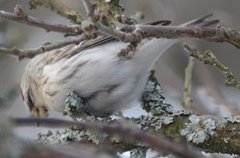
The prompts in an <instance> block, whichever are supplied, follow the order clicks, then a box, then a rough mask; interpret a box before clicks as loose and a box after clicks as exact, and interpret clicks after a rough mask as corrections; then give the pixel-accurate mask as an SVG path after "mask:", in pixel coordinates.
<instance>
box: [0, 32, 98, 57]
mask: <svg viewBox="0 0 240 158" xmlns="http://www.w3.org/2000/svg"><path fill="white" fill-rule="evenodd" d="M93 36H94V35H91V34H89V35H87V34H82V35H81V36H80V37H78V38H76V39H72V40H67V41H64V42H58V43H53V44H47V45H43V46H41V47H39V48H36V49H28V50H22V49H18V48H12V49H9V48H4V47H0V54H6V55H13V56H17V57H18V60H22V59H24V58H33V57H35V56H36V55H39V54H42V53H45V52H47V51H51V50H54V49H59V48H62V47H65V46H67V45H70V44H79V43H80V42H82V41H84V40H87V39H90V38H94V37H93Z"/></svg>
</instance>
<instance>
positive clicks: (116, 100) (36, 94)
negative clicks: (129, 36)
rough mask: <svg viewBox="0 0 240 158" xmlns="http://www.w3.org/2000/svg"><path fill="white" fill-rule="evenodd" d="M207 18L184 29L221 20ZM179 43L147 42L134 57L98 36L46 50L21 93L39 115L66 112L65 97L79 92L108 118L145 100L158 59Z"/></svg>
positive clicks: (117, 43) (33, 63)
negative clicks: (146, 86) (148, 84)
mask: <svg viewBox="0 0 240 158" xmlns="http://www.w3.org/2000/svg"><path fill="white" fill-rule="evenodd" d="M208 17H209V16H204V17H201V18H198V19H195V20H192V21H190V22H187V23H185V24H182V25H180V26H199V27H203V26H210V25H212V24H215V23H217V22H218V20H208V19H207V18H208ZM177 41H179V40H172V39H161V38H151V39H149V38H148V39H143V40H142V41H141V42H140V43H139V44H138V45H137V47H136V49H135V51H134V52H131V53H129V56H128V57H126V56H122V55H121V53H119V52H120V50H122V49H124V48H126V47H127V46H128V44H129V43H124V42H122V41H119V40H114V39H113V38H111V37H109V38H100V39H99V38H98V39H94V40H90V41H86V42H84V43H81V44H79V45H69V46H66V47H64V48H61V49H58V50H54V51H50V52H46V53H44V54H40V55H37V56H36V57H34V58H33V59H32V60H31V61H30V62H29V63H28V65H27V66H26V69H25V72H24V74H23V77H22V81H21V93H22V98H23V100H24V103H25V105H26V107H27V108H28V109H29V110H30V111H31V113H33V114H34V115H36V116H45V115H46V114H47V111H48V110H54V111H58V112H63V111H64V108H65V102H64V100H65V97H66V94H67V93H68V92H74V93H75V94H76V95H77V96H78V97H80V98H83V100H84V101H85V102H86V110H87V111H88V113H90V114H91V115H94V116H108V115H111V114H113V113H114V112H116V111H119V110H122V109H123V108H126V107H128V105H130V104H131V103H132V102H136V101H138V100H139V99H140V97H141V95H142V93H143V91H144V88H145V85H146V83H147V79H148V75H149V72H150V70H151V69H152V68H153V66H154V64H155V63H156V61H157V60H158V59H159V57H160V56H161V55H162V54H163V53H164V52H165V51H166V50H167V49H168V48H169V47H171V46H172V45H173V44H175V43H176V42H177Z"/></svg>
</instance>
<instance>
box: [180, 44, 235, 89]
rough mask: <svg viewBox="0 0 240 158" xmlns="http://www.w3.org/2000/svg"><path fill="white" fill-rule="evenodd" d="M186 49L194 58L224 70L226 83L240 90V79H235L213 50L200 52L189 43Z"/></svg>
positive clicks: (185, 46)
mask: <svg viewBox="0 0 240 158" xmlns="http://www.w3.org/2000/svg"><path fill="white" fill-rule="evenodd" d="M184 48H185V50H186V51H187V52H188V53H189V54H190V55H191V56H193V57H194V58H196V59H198V60H199V61H202V62H203V63H204V64H209V65H212V66H214V67H216V68H217V69H218V70H219V71H220V72H222V74H223V76H224V77H225V85H226V86H231V87H235V88H237V89H239V90H240V81H238V80H237V79H235V77H234V76H233V74H232V71H231V70H230V69H229V68H228V67H226V66H225V65H223V64H222V63H221V62H220V61H218V60H217V58H216V57H215V56H214V54H213V52H212V51H211V50H206V51H204V52H200V51H198V50H197V49H194V48H191V47H190V46H188V45H184Z"/></svg>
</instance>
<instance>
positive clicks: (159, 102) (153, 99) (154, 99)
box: [141, 72, 174, 116]
mask: <svg viewBox="0 0 240 158" xmlns="http://www.w3.org/2000/svg"><path fill="white" fill-rule="evenodd" d="M141 106H142V108H143V109H144V110H146V111H147V112H149V113H151V114H152V115H160V116H161V115H164V114H172V113H174V112H173V108H172V106H171V105H169V104H167V103H166V101H165V97H164V92H163V89H162V88H161V86H160V84H159V83H158V81H157V79H156V78H155V77H154V72H152V73H151V75H150V76H149V79H148V82H147V85H146V88H145V91H144V93H143V95H142V104H141Z"/></svg>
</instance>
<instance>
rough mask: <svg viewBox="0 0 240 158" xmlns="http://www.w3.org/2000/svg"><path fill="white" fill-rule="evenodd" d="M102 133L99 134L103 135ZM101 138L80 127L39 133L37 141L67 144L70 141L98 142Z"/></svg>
mask: <svg viewBox="0 0 240 158" xmlns="http://www.w3.org/2000/svg"><path fill="white" fill-rule="evenodd" d="M103 136H104V135H101V137H103ZM101 139H102V138H100V136H98V135H97V134H93V133H92V132H89V131H83V130H80V129H64V130H62V131H56V132H51V131H49V132H48V133H47V134H41V133H40V134H39V135H38V139H37V141H38V142H41V143H48V144H49V143H50V144H68V143H71V142H89V141H91V142H93V143H95V144H99V142H100V141H101Z"/></svg>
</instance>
